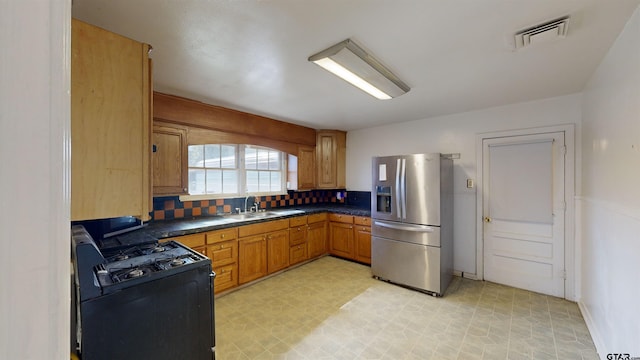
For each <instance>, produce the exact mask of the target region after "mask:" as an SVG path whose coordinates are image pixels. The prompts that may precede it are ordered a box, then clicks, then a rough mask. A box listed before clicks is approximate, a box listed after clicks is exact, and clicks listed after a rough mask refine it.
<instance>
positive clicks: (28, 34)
mask: <svg viewBox="0 0 640 360" xmlns="http://www.w3.org/2000/svg"><path fill="white" fill-rule="evenodd" d="M70 16H71V1H70V0H55V1H49V0H21V1H0V47H1V49H2V50H0V64H1V66H0V79H1V80H0V239H1V246H2V251H0V359H29V360H42V359H68V358H69V298H70V296H69V292H70V289H69V288H70V286H69V273H70V267H69V257H70V256H69V250H70V247H69V205H68V201H69V191H68V190H69V176H68V174H69V169H70V166H69V153H68V144H69V141H68V140H69V123H70V120H69V119H70V116H69V74H70V71H69V69H70V68H69V51H70V47H69V40H70V38H69V29H70Z"/></svg>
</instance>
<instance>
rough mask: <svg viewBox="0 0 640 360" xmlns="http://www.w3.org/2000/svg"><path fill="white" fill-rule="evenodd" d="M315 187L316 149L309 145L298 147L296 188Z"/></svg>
mask: <svg viewBox="0 0 640 360" xmlns="http://www.w3.org/2000/svg"><path fill="white" fill-rule="evenodd" d="M315 188H316V149H315V148H314V147H311V146H299V147H298V190H312V189H315Z"/></svg>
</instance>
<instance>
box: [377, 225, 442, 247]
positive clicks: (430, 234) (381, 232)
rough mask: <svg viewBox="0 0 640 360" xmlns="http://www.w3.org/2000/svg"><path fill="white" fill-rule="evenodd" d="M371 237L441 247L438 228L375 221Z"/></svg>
mask: <svg viewBox="0 0 640 360" xmlns="http://www.w3.org/2000/svg"><path fill="white" fill-rule="evenodd" d="M371 235H372V236H378V237H382V238H386V239H392V240H399V241H405V242H410V243H414V244H419V245H429V246H440V228H439V227H437V226H428V225H414V224H406V223H400V222H392V221H384V220H374V221H373V225H372V226H371Z"/></svg>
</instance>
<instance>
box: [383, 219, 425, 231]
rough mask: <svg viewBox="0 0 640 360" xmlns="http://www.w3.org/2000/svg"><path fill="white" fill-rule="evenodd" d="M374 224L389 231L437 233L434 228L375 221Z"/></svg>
mask: <svg viewBox="0 0 640 360" xmlns="http://www.w3.org/2000/svg"><path fill="white" fill-rule="evenodd" d="M373 224H374V225H376V226H380V227H384V228H388V229H395V230H405V231H414V232H425V233H431V232H434V231H435V228H434V227H433V226H426V225H405V224H390V223H386V222H382V221H374V222H373Z"/></svg>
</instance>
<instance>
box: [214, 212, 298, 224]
mask: <svg viewBox="0 0 640 360" xmlns="http://www.w3.org/2000/svg"><path fill="white" fill-rule="evenodd" d="M296 214H304V211H302V210H270V211H260V212H253V213H242V214H230V215H225V216H224V217H225V218H226V219H230V220H233V221H247V220H257V219H269V218H274V217H280V216H290V215H296Z"/></svg>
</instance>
